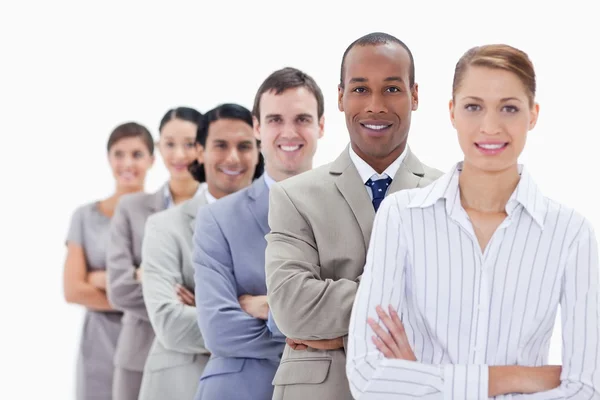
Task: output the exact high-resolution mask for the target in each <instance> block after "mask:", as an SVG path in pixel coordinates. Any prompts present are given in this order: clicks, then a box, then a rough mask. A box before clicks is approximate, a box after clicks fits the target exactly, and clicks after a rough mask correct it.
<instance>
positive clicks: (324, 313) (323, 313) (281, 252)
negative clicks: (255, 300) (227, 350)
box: [265, 185, 358, 343]
mask: <svg viewBox="0 0 600 400" xmlns="http://www.w3.org/2000/svg"><path fill="white" fill-rule="evenodd" d="M269 226H270V227H271V232H270V233H269V234H267V236H266V239H267V250H266V253H265V268H266V277H267V289H268V297H269V307H270V309H271V312H272V313H273V316H274V319H275V321H276V322H277V326H278V327H279V329H280V330H281V332H283V334H284V335H285V336H287V337H289V338H293V339H304V340H320V339H333V338H337V337H343V336H346V335H347V334H348V325H349V323H350V313H351V311H352V304H353V302H354V297H355V295H356V291H357V289H358V281H351V280H348V279H339V280H336V281H334V280H331V279H322V278H321V268H320V266H319V251H318V248H317V245H316V243H315V239H314V236H313V233H312V228H311V226H310V224H309V223H308V221H307V220H306V219H305V218H304V217H303V216H302V214H301V213H300V212H299V211H298V209H297V208H296V206H295V205H294V203H293V202H292V200H291V199H290V197H289V196H288V194H287V193H286V192H285V190H284V189H283V188H282V187H281V186H280V185H273V186H272V187H271V192H270V201H269ZM340 240H343V238H340ZM346 342H347V341H346V340H345V343H346Z"/></svg>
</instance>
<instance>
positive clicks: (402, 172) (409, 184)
mask: <svg viewBox="0 0 600 400" xmlns="http://www.w3.org/2000/svg"><path fill="white" fill-rule="evenodd" d="M423 176H425V171H424V170H423V165H422V164H421V162H420V161H419V160H418V159H417V157H416V156H415V155H414V154H413V153H412V151H411V150H410V147H407V149H406V157H404V160H403V161H402V164H400V168H398V171H397V172H396V176H395V177H394V179H393V180H392V185H391V186H390V189H389V190H388V191H387V193H386V196H387V195H389V194H390V193H394V192H397V191H399V190H404V189H414V188H417V187H419V183H420V182H421V178H423Z"/></svg>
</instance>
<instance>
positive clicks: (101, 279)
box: [87, 271, 106, 291]
mask: <svg viewBox="0 0 600 400" xmlns="http://www.w3.org/2000/svg"><path fill="white" fill-rule="evenodd" d="M87 282H88V283H89V284H90V285H92V286H93V287H95V288H96V289H100V290H104V291H106V271H91V272H89V273H88V274H87Z"/></svg>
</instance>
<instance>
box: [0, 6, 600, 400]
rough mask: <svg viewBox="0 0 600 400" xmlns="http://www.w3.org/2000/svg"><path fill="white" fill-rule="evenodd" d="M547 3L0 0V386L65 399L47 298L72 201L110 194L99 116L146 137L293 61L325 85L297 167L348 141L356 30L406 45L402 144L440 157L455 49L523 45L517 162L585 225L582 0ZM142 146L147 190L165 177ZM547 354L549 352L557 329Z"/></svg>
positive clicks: (235, 97) (590, 33) (69, 340)
mask: <svg viewBox="0 0 600 400" xmlns="http://www.w3.org/2000/svg"><path fill="white" fill-rule="evenodd" d="M549 3H550V2H549V1H541V0H540V1H525V0H522V1H519V2H511V1H502V2H482V1H477V2H460V1H454V2H447V1H445V2H441V1H440V2H437V3H436V2H431V1H427V2H425V1H422V2H421V1H416V0H414V1H399V0H395V1H390V2H385V1H375V0H363V1H360V2H347V1H344V2H340V3H339V4H335V5H334V4H333V3H332V2H331V3H330V2H327V1H319V2H315V1H308V0H307V1H302V2H300V1H297V2H293V3H292V2H284V1H279V2H265V1H247V0H244V1H227V0H212V1H194V2H192V1H189V2H181V1H168V2H166V1H164V2H153V3H150V2H148V1H144V2H141V1H140V2H130V1H102V2H87V1H86V2H83V1H78V2H75V1H72V2H66V1H58V0H54V1H37V2H30V1H29V2H28V1H18V2H16V1H15V2H14V3H13V4H9V3H8V2H7V1H2V3H1V5H0V130H1V133H2V136H1V141H0V174H1V175H0V177H1V181H0V185H1V187H2V190H1V192H0V199H1V200H0V202H1V207H0V234H1V236H0V240H1V241H0V243H1V244H0V251H1V253H0V257H1V258H0V260H1V261H0V262H1V264H0V265H1V268H2V274H1V276H0V307H1V311H2V316H1V321H2V322H1V328H0V339H1V340H0V365H1V366H2V372H1V374H2V375H1V376H2V378H0V381H1V382H2V384H0V398H2V399H34V398H56V399H71V398H72V397H71V396H72V392H73V385H74V365H75V357H76V352H77V347H78V340H79V335H80V331H81V316H82V310H81V309H80V308H79V307H76V306H69V305H67V304H65V302H64V300H63V297H62V267H63V261H64V256H65V247H64V239H65V235H66V232H67V227H68V223H69V218H70V216H71V213H72V211H73V210H74V209H75V208H76V207H77V206H78V205H80V204H82V203H85V202H88V201H91V200H95V199H98V198H102V197H104V196H108V195H110V194H111V190H112V189H113V181H112V177H111V174H110V171H109V168H108V165H107V162H106V155H105V143H106V140H107V138H108V134H109V133H110V131H111V129H112V128H113V127H114V126H116V125H117V124H119V123H122V122H124V121H128V120H135V121H138V122H141V123H143V124H145V125H147V126H148V127H149V128H150V129H151V131H152V132H153V134H154V135H155V136H156V135H157V127H158V122H159V120H160V118H161V117H162V115H163V113H164V112H165V111H166V110H167V109H169V108H171V107H174V106H179V105H189V106H193V107H196V108H198V109H199V110H200V111H202V112H205V111H207V110H208V109H209V108H212V107H214V106H215V105H217V104H219V103H221V102H238V103H240V104H243V105H245V106H246V107H248V108H251V106H252V101H253V98H254V93H255V91H256V90H257V88H258V86H259V85H260V83H261V82H262V80H263V79H264V78H265V77H266V76H267V75H268V74H269V73H270V72H272V71H273V70H275V69H278V68H281V67H284V66H294V67H297V68H300V69H302V70H305V71H306V72H308V73H309V74H311V75H312V76H313V77H314V78H315V79H316V80H317V82H318V83H319V84H320V86H321V87H322V90H323V92H324V94H325V100H326V107H325V109H326V111H325V116H326V128H325V137H324V138H323V139H322V140H321V142H320V143H319V146H320V147H319V150H318V153H317V157H316V162H315V165H321V164H324V163H326V162H329V161H331V160H333V159H334V158H335V157H336V156H337V155H338V153H339V152H340V151H342V149H343V148H344V147H345V145H346V143H347V140H348V136H347V132H346V129H345V123H344V119H343V114H341V113H340V112H338V110H337V104H336V86H337V83H338V80H339V66H340V60H341V56H342V53H343V51H344V49H345V48H346V46H347V45H348V44H350V42H352V41H353V40H354V39H356V38H358V37H359V36H362V35H363V34H366V33H369V32H372V31H384V32H387V33H390V34H393V35H395V36H397V37H399V38H400V39H402V40H404V41H405V42H406V43H407V44H408V45H409V46H410V48H411V49H412V51H413V53H414V57H415V62H416V80H417V82H418V83H419V89H420V90H419V92H420V104H419V110H418V111H417V112H416V113H414V114H413V122H412V128H411V131H410V132H411V133H410V145H411V147H412V149H413V150H414V151H415V153H416V154H417V155H418V156H419V157H420V158H421V160H422V161H423V162H425V163H427V164H429V165H431V166H435V167H437V168H439V169H443V170H446V169H448V168H449V167H450V166H451V165H452V164H453V163H454V162H456V161H458V160H459V159H460V156H461V153H460V150H459V147H458V145H457V141H456V137H455V133H454V131H453V129H452V126H451V125H450V122H449V119H448V113H447V103H448V100H449V97H450V91H451V81H452V74H453V70H454V65H455V63H456V61H457V60H458V58H459V57H460V56H461V55H462V53H463V52H464V51H466V50H467V49H469V48H470V47H472V46H475V45H479V44H487V43H498V42H503V43H507V44H511V45H513V46H516V47H519V48H521V49H523V50H525V51H526V52H527V53H529V55H530V56H531V58H532V60H533V62H534V65H535V67H536V70H537V74H538V87H539V91H538V101H539V102H540V104H541V113H540V119H539V123H538V126H537V128H536V129H535V130H534V131H533V132H532V133H531V134H530V139H529V142H528V147H527V148H526V152H525V154H524V155H523V157H522V161H523V162H524V163H526V164H527V165H528V167H529V168H530V170H531V172H532V174H533V176H534V178H535V179H536V180H537V182H538V184H539V186H540V187H541V189H542V190H543V191H544V192H545V194H546V195H547V196H550V197H552V198H554V199H556V200H558V201H561V202H564V203H567V204H568V205H570V206H573V207H575V208H576V209H578V210H579V211H580V212H582V213H583V214H584V215H586V216H587V217H588V218H589V219H591V221H592V223H593V224H594V225H595V226H596V228H598V227H599V226H600V211H598V198H597V196H594V195H593V191H595V190H596V189H595V186H596V181H597V179H598V174H597V171H598V169H597V165H598V149H597V148H596V146H597V145H598V141H597V136H598V134H599V133H600V131H599V128H598V114H599V113H600V107H599V106H600V103H599V101H598V94H599V93H600V79H599V78H598V75H599V74H600V65H599V64H600V63H599V61H598V56H597V54H598V39H600V30H599V28H598V27H597V26H598V22H597V21H596V19H595V17H594V16H595V15H597V12H593V8H592V7H594V8H595V7H596V6H597V5H595V4H594V3H595V2H594V1H589V2H583V1H569V2H566V3H563V4H558V3H555V4H556V5H550V4H549ZM327 7H328V8H327ZM157 161H158V162H157V163H156V164H155V166H154V168H153V170H152V171H151V173H150V175H149V179H148V181H147V190H149V191H151V190H155V189H156V188H158V186H159V185H160V184H161V183H162V182H163V181H164V180H165V179H166V178H167V174H166V170H165V168H164V167H163V165H162V162H161V161H160V159H159V160H157ZM551 362H552V363H559V362H560V334H558V335H555V336H554V341H553V344H552V350H551Z"/></svg>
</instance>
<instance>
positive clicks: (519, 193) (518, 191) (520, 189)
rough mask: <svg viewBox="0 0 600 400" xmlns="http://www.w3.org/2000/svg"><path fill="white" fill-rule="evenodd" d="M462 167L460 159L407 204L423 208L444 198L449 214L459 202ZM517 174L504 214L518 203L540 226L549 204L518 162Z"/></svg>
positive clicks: (511, 210) (508, 212)
mask: <svg viewBox="0 0 600 400" xmlns="http://www.w3.org/2000/svg"><path fill="white" fill-rule="evenodd" d="M462 166H463V162H462V161H461V162H459V163H457V164H456V165H455V166H454V168H452V169H451V170H450V171H449V172H447V173H446V174H444V175H443V176H441V177H440V178H439V179H437V180H436V181H435V182H433V183H432V184H430V185H429V187H428V189H425V190H419V191H418V192H417V194H416V195H415V196H414V197H413V198H412V199H411V200H410V202H409V204H408V207H409V208H416V207H420V208H426V207H430V206H432V205H433V204H435V203H436V202H438V201H439V200H442V199H444V200H445V202H446V212H447V213H448V215H452V213H453V212H454V210H455V208H456V206H457V204H458V202H460V190H459V186H458V178H459V176H460V172H461V171H462ZM519 175H520V176H521V179H520V180H519V183H518V184H517V187H516V188H515V191H514V192H513V193H512V195H511V196H510V199H509V200H508V202H507V203H506V213H507V214H508V215H511V214H512V213H513V212H514V211H515V210H516V208H517V207H518V206H519V205H521V206H523V208H525V210H526V211H527V213H529V215H530V216H531V217H532V218H533V219H534V220H535V222H536V223H537V224H538V225H539V226H540V227H541V228H543V226H544V219H545V217H546V210H547V207H548V204H547V199H546V198H545V197H544V195H543V194H542V192H541V191H540V190H539V188H538V187H537V185H536V184H535V182H534V180H533V178H532V177H531V175H530V174H529V172H528V171H527V169H526V168H525V167H524V166H523V165H521V164H519Z"/></svg>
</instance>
